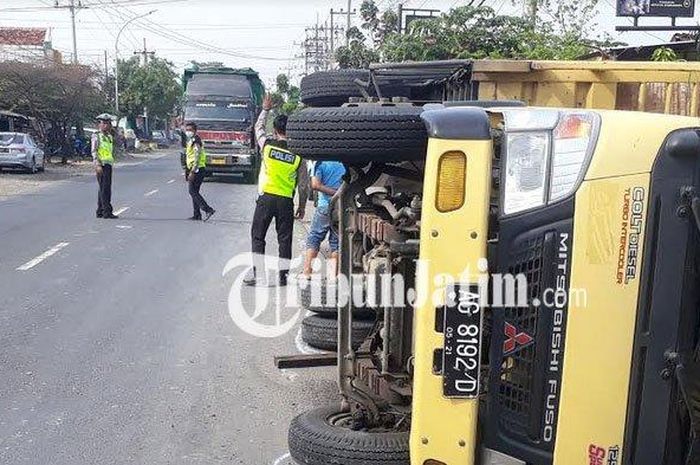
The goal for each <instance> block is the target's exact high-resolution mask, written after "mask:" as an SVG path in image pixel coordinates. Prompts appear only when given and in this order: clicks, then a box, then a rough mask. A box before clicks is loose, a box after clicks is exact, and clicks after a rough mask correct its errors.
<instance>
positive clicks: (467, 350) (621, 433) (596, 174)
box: [288, 63, 700, 465]
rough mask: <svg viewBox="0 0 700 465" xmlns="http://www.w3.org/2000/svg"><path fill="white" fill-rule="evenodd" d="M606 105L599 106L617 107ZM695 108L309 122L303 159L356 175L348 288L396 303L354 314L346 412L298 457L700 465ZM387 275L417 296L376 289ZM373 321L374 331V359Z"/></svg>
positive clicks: (342, 230) (360, 107)
mask: <svg viewBox="0 0 700 465" xmlns="http://www.w3.org/2000/svg"><path fill="white" fill-rule="evenodd" d="M508 65H509V66H510V64H508ZM485 66H490V67H493V66H498V64H497V63H496V64H493V63H488V64H486V65H485ZM582 66H583V67H590V66H592V65H588V64H585V65H582ZM598 66H600V67H602V68H605V70H604V73H607V72H609V69H608V68H609V67H611V66H614V65H608V64H602V65H598ZM626 66H627V67H630V68H631V67H639V68H644V67H645V66H646V65H645V66H638V65H626ZM552 67H554V65H553V64H540V65H538V66H537V68H547V74H546V76H549V77H550V78H551V77H555V78H557V79H558V78H559V77H560V76H559V75H554V74H552V73H551V72H550V71H551V68H552ZM647 68H648V67H647ZM646 71H649V70H648V69H646ZM675 71H677V70H674V73H675ZM523 72H525V71H523ZM683 72H684V73H685V72H686V71H683ZM583 75H585V76H590V73H583V74H582V76H583ZM571 76H572V75H571V74H565V78H566V79H570V78H571ZM669 76H670V77H671V78H674V79H676V78H680V74H679V73H675V74H673V73H672V74H670V75H669ZM595 77H596V79H597V78H598V76H597V75H596V76H595ZM625 77H626V78H629V79H631V78H633V77H634V78H637V79H639V77H640V73H639V70H637V69H636V68H635V69H634V73H632V74H630V75H629V76H627V75H625ZM530 79H531V77H530V76H528V82H530ZM657 79H658V78H657ZM513 80H514V77H513V76H510V80H509V82H508V84H509V86H508V88H509V89H510V90H511V91H514V89H516V88H517V87H518V85H517V82H512V81H513ZM522 87H523V88H524V87H525V86H522ZM563 87H565V88H567V89H568V88H572V89H573V88H577V87H583V86H580V85H579V84H577V83H575V82H573V83H572V82H566V83H565V84H564V85H563ZM613 87H615V86H613V85H612V84H607V85H606V88H607V89H608V90H610V89H611V88H613ZM641 87H642V88H641V90H640V93H639V95H638V97H637V99H636V100H635V103H638V104H639V105H640V106H642V104H644V103H645V102H646V98H645V97H644V96H645V94H646V95H647V96H648V95H651V91H652V90H653V89H651V88H649V86H644V85H643V86H641ZM586 89H588V90H589V91H591V92H593V93H592V94H589V95H588V97H587V98H586V99H585V100H583V102H584V104H583V105H582V106H585V105H586V103H585V102H588V103H589V104H590V105H591V106H594V103H595V102H599V103H600V101H601V98H602V97H601V94H600V93H598V91H600V92H602V90H603V89H602V88H598V86H595V85H592V86H589V87H586ZM487 90H488V86H486V85H482V86H481V91H487ZM677 90H678V89H675V88H674V86H671V85H669V86H665V92H667V95H668V98H667V99H666V102H667V103H668V105H667V108H672V107H673V106H672V105H671V103H672V102H673V99H672V98H671V92H672V91H673V92H676V91H677ZM688 90H689V91H690V90H692V92H696V91H697V87H695V86H692V87H689V88H688ZM681 91H683V92H685V90H683V89H681ZM538 95H539V94H538ZM551 95H553V94H546V95H544V94H543V95H540V97H542V99H545V97H547V96H551ZM557 95H558V94H557ZM564 95H569V94H564ZM606 95H608V97H610V96H612V95H614V92H609V93H608V94H606ZM507 97H509V98H511V99H512V98H513V97H517V95H512V94H510V95H507ZM605 102H610V99H607V100H605ZM616 102H619V99H612V102H611V104H612V105H615V103H616ZM697 102H698V101H697V98H692V99H690V100H689V103H688V107H691V110H690V111H687V113H686V114H690V115H693V116H682V115H669V114H667V115H661V114H652V113H647V112H634V111H622V110H615V109H601V108H595V107H591V108H571V107H569V108H567V107H566V106H564V105H561V104H551V102H550V105H547V106H548V107H547V108H545V107H542V106H530V105H527V104H525V103H521V104H520V106H514V105H512V102H509V104H508V105H500V104H499V102H498V101H489V102H484V101H463V102H449V103H447V102H446V103H444V104H439V103H438V104H431V105H424V106H423V105H415V104H411V103H409V102H401V101H388V100H384V101H380V102H377V101H368V102H359V101H354V102H350V103H348V104H345V105H343V106H342V107H339V108H309V109H305V110H303V111H302V112H300V113H299V114H298V115H296V116H293V117H292V119H290V123H289V126H288V136H289V144H290V148H291V149H292V150H294V151H296V152H297V153H299V154H300V155H301V156H303V157H306V158H309V159H314V160H338V161H342V162H343V163H344V164H345V165H346V168H347V171H348V175H347V176H346V180H345V184H344V185H343V186H342V187H341V188H340V190H339V191H338V194H336V197H335V198H334V212H335V215H336V216H337V219H338V224H337V230H338V232H339V235H340V244H341V250H340V266H339V267H340V276H339V277H338V279H339V280H341V279H344V280H347V281H348V282H347V283H346V284H345V285H344V286H340V285H339V286H338V287H339V288H343V287H344V288H345V289H352V290H353V292H354V289H355V286H356V285H358V286H359V287H360V288H362V289H363V291H364V292H366V293H367V294H371V293H372V292H380V293H384V294H385V295H390V297H391V298H389V299H388V300H384V299H378V300H374V301H373V302H374V303H372V301H367V300H362V299H360V300H359V301H358V300H356V299H355V297H354V296H353V298H351V299H348V298H346V296H343V295H341V293H340V292H339V293H338V296H337V297H338V302H339V304H338V308H337V330H338V335H337V347H338V350H337V354H333V355H334V356H335V363H336V364H337V366H338V386H339V391H340V399H339V400H340V402H338V403H337V404H336V405H332V406H326V407H319V408H318V409H315V410H312V411H310V412H306V413H302V414H301V415H299V416H298V417H297V418H295V419H294V420H293V421H292V423H291V425H290V430H289V446H290V452H291V455H292V457H293V458H294V459H295V460H297V461H298V462H300V463H306V464H309V465H321V464H326V463H367V464H370V463H382V464H385V465H386V464H391V465H406V464H409V463H410V464H411V465H472V464H477V463H480V464H485V465H496V464H498V465H591V464H607V465H614V464H624V465H657V464H665V465H690V464H692V465H696V464H698V463H700V440H699V438H700V402H698V399H700V310H699V309H700V306H699V304H698V303H699V302H700V281H699V279H700V259H699V258H698V257H700V254H699V253H698V250H699V248H698V246H699V244H700V243H699V241H700V195H698V192H700V158H698V157H699V156H700V119H698V118H697V117H696V116H695V115H696V114H697V113H696V110H695V109H693V108H696V107H697ZM383 275H386V276H388V280H387V281H388V282H390V283H394V282H395V278H396V277H397V276H399V277H401V278H402V279H400V280H398V281H396V282H402V283H404V284H405V285H406V286H405V287H399V288H396V287H389V288H385V287H379V288H378V289H379V290H378V291H377V290H374V289H373V288H374V287H375V284H376V283H383V282H385V279H384V278H383ZM360 294H361V293H360ZM397 296H398V297H406V298H405V299H404V298H400V299H395V297H397ZM376 302H382V303H381V304H377V303H376ZM358 310H363V311H367V310H371V311H373V312H375V315H376V316H375V327H374V330H373V331H372V332H371V333H370V334H369V335H368V336H366V338H365V339H364V340H363V341H361V343H358V342H357V341H353V339H354V338H355V337H356V336H355V333H354V329H355V327H354V325H353V320H354V318H355V315H356V314H357V312H358ZM327 361H328V360H327V359H323V358H321V357H319V358H318V359H317V360H315V361H314V360H307V361H306V363H316V362H319V363H320V362H327ZM297 362H299V361H298V360H297ZM307 366H308V365H307Z"/></svg>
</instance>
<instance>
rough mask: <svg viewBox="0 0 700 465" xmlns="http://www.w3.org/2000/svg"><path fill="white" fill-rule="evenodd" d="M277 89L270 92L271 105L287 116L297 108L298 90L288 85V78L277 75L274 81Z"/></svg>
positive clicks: (284, 75) (283, 75)
mask: <svg viewBox="0 0 700 465" xmlns="http://www.w3.org/2000/svg"><path fill="white" fill-rule="evenodd" d="M276 84H277V89H276V91H275V92H272V93H271V94H270V96H271V97H272V105H273V106H274V107H275V108H279V109H280V112H281V113H284V114H285V115H289V114H292V113H294V112H295V111H296V110H297V108H298V107H299V95H300V92H299V88H298V87H296V86H292V85H291V84H290V83H289V76H287V75H286V74H283V73H282V74H278V75H277V79H276Z"/></svg>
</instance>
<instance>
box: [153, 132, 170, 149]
mask: <svg viewBox="0 0 700 465" xmlns="http://www.w3.org/2000/svg"><path fill="white" fill-rule="evenodd" d="M151 139H153V142H155V143H156V144H158V148H159V149H162V148H165V149H167V148H168V147H170V140H169V139H168V136H167V135H166V134H165V131H151Z"/></svg>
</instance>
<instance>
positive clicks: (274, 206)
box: [250, 194, 294, 271]
mask: <svg viewBox="0 0 700 465" xmlns="http://www.w3.org/2000/svg"><path fill="white" fill-rule="evenodd" d="M273 219H274V220H275V229H277V243H278V244H279V257H280V258H281V259H285V260H287V261H288V260H291V258H292V232H293V230H294V201H293V200H292V199H290V198H288V197H281V196H279V195H272V194H262V195H260V196H259V197H258V200H257V202H256V204H255V214H254V215H253V226H252V227H251V231H250V233H251V239H252V241H253V255H254V256H255V258H256V263H255V264H254V266H255V268H256V270H260V269H262V268H263V267H262V266H261V262H260V261H259V260H260V259H261V257H262V256H263V255H265V236H266V235H267V230H268V229H269V228H270V223H272V220H273ZM288 268H289V265H288V263H287V264H283V265H282V266H281V269H280V271H284V270H287V269H288Z"/></svg>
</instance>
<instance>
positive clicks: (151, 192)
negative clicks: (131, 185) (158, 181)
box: [143, 189, 158, 197]
mask: <svg viewBox="0 0 700 465" xmlns="http://www.w3.org/2000/svg"><path fill="white" fill-rule="evenodd" d="M157 192H158V189H153V190H152V191H150V192H146V193H145V194H143V196H144V197H150V196H152V195H153V194H155V193H157Z"/></svg>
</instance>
